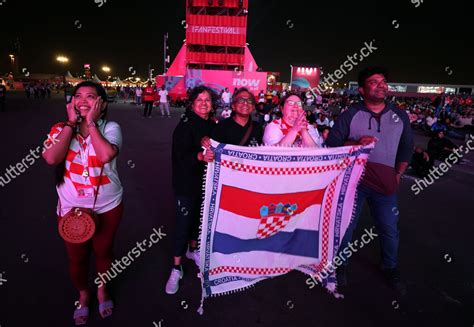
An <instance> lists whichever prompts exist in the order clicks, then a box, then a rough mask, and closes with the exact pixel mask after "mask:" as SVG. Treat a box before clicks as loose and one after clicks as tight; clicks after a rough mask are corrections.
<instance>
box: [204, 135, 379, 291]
mask: <svg viewBox="0 0 474 327" xmlns="http://www.w3.org/2000/svg"><path fill="white" fill-rule="evenodd" d="M212 147H213V149H214V151H215V161H214V162H212V163H210V164H209V165H208V168H207V173H206V184H205V199H204V203H203V219H202V231H201V237H200V255H201V256H200V258H201V260H200V270H201V279H202V288H203V298H204V297H208V296H211V295H218V294H223V293H228V292H232V291H237V290H242V289H245V288H247V287H249V286H252V285H254V284H255V283H257V282H259V281H261V280H264V279H266V278H271V277H275V276H278V275H282V274H286V273H288V272H289V271H291V270H293V269H296V270H299V271H301V272H303V273H306V274H309V275H316V274H318V273H320V272H321V271H323V270H324V269H325V267H327V265H328V264H329V263H331V262H332V260H333V258H334V257H335V256H336V254H337V251H338V249H339V244H340V242H341V240H342V237H343V236H344V233H345V231H346V229H347V226H348V225H349V222H350V221H351V217H352V215H353V210H354V200H355V193H356V187H357V185H358V182H359V180H360V178H361V175H362V172H363V170H364V167H365V163H366V161H367V158H368V155H369V153H370V150H371V149H372V148H373V144H371V145H369V146H367V147H362V146H345V147H339V148H329V149H311V148H288V147H240V146H233V145H226V144H220V143H217V142H214V141H212ZM329 284H330V285H332V287H333V288H332V289H333V290H334V288H335V280H334V278H333V280H330V281H329ZM325 285H326V287H328V281H326V283H325ZM328 289H330V288H329V287H328Z"/></svg>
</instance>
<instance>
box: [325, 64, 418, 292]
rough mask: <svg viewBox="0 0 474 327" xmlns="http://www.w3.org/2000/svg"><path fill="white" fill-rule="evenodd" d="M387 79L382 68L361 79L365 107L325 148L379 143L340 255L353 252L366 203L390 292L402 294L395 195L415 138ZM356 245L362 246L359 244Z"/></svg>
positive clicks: (357, 108)
mask: <svg viewBox="0 0 474 327" xmlns="http://www.w3.org/2000/svg"><path fill="white" fill-rule="evenodd" d="M386 78H387V73H386V72H385V70H384V69H383V68H379V67H368V68H366V69H365V70H363V71H361V72H360V73H359V81H358V82H359V92H360V94H361V95H362V97H363V99H364V101H363V102H360V103H358V104H356V105H354V106H351V107H350V108H349V109H348V110H347V111H346V112H344V113H343V114H342V115H341V116H340V117H339V118H338V119H337V121H336V123H335V126H334V128H333V129H332V130H331V132H330V134H329V136H328V139H327V140H326V145H328V146H330V147H336V146H343V145H350V144H362V145H368V144H370V143H372V142H376V145H375V148H374V149H373V150H372V152H371V154H370V156H369V159H368V162H367V166H366V169H365V174H364V177H363V178H362V180H361V183H360V185H359V187H358V189H357V203H356V214H355V217H354V219H353V220H352V222H351V223H350V224H349V226H348V228H347V231H346V234H345V235H344V238H343V239H342V241H341V245H340V247H339V251H340V253H341V252H342V250H344V249H345V248H347V246H348V244H349V245H351V246H352V244H351V243H350V241H351V239H352V233H353V232H354V229H355V228H356V226H357V221H358V218H359V216H360V214H361V212H362V207H363V203H364V202H365V200H367V202H368V204H369V207H370V212H371V214H372V216H373V218H374V221H375V227H376V229H377V231H378V232H379V237H380V243H381V251H382V270H383V272H384V275H385V277H386V279H387V281H388V283H389V284H390V286H392V287H393V288H395V289H396V290H398V291H399V292H400V293H402V294H403V293H405V287H404V285H403V283H401V281H400V277H399V272H398V267H397V265H398V260H397V257H398V244H399V230H398V214H399V212H398V209H397V195H396V191H397V189H398V186H399V183H400V177H401V175H402V174H403V172H404V171H405V169H406V168H407V166H408V163H409V162H410V159H411V155H412V149H413V135H412V131H411V127H410V121H409V118H408V115H407V114H406V113H405V112H404V111H402V110H401V109H399V108H397V107H395V106H393V105H391V104H389V103H387V102H386V101H385V97H386V95H387V92H388V84H387V80H386ZM355 243H356V245H357V241H355ZM351 248H352V247H351ZM344 254H346V252H344ZM351 255H352V254H351ZM341 257H344V256H342V255H341ZM349 257H350V255H347V256H346V257H345V260H344V264H343V265H342V266H341V267H339V268H338V270H337V275H338V283H339V284H340V285H341V286H343V285H344V284H346V283H347V279H346V266H347V263H348V262H347V259H348V258H349Z"/></svg>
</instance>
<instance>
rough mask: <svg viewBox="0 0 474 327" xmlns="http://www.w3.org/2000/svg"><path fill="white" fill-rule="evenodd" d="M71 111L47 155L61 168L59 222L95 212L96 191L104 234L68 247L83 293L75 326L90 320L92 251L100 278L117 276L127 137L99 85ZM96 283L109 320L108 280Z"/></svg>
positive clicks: (81, 90)
mask: <svg viewBox="0 0 474 327" xmlns="http://www.w3.org/2000/svg"><path fill="white" fill-rule="evenodd" d="M66 108H67V116H68V120H67V121H66V122H62V123H58V124H56V125H54V126H53V128H52V129H51V132H50V136H51V138H54V139H56V142H55V143H54V144H53V145H52V146H51V147H50V148H49V149H47V150H45V152H44V153H43V158H44V159H45V160H46V162H47V163H48V164H50V165H56V166H57V186H56V190H57V192H58V197H59V201H58V210H57V213H58V221H59V219H61V217H62V216H64V215H65V214H66V213H67V212H68V211H70V210H71V209H72V208H73V207H81V208H92V207H93V203H94V192H95V190H96V189H97V188H99V193H98V196H97V202H96V204H95V207H94V211H95V212H96V213H97V215H98V217H99V225H98V226H99V229H98V230H97V231H96V233H95V234H94V236H93V238H92V239H91V240H90V241H88V242H85V243H80V244H73V243H68V242H65V244H66V250H67V253H68V257H69V273H70V276H71V279H72V282H73V284H74V286H75V287H76V289H77V290H78V292H79V307H78V309H76V311H75V312H74V319H75V322H76V325H82V324H85V323H86V322H87V318H88V316H89V309H88V305H89V300H90V290H89V287H88V285H87V284H88V273H89V261H90V255H91V251H93V252H94V256H95V263H96V270H97V273H98V274H99V276H106V277H107V281H109V280H111V279H112V278H113V277H116V276H109V274H108V271H110V273H111V270H110V268H111V266H112V260H113V255H112V248H113V241H114V237H115V233H116V231H117V228H118V226H119V223H120V220H121V217H122V213H123V205H122V194H123V189H122V186H121V184H120V180H119V178H118V174H117V166H116V157H117V154H118V152H119V149H120V147H121V145H122V133H121V130H120V126H119V125H118V124H117V123H115V122H107V121H106V120H105V116H106V112H107V93H106V92H105V90H104V88H103V87H102V86H101V85H99V84H96V83H93V82H82V83H80V84H78V85H77V86H76V87H75V88H74V91H73V97H72V100H71V102H70V103H68V104H67V105H66ZM101 172H102V174H101ZM101 279H102V277H101ZM97 280H98V278H97V279H96V284H98V286H99V287H98V290H97V298H98V300H99V312H100V315H101V316H102V317H103V318H105V317H107V316H110V315H111V314H112V309H113V302H112V300H111V298H110V296H109V294H108V292H107V290H106V287H105V279H104V283H102V282H97ZM99 284H100V285H99Z"/></svg>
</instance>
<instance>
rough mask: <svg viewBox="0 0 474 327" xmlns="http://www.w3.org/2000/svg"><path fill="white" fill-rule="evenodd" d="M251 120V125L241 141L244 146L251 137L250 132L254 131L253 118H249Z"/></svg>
mask: <svg viewBox="0 0 474 327" xmlns="http://www.w3.org/2000/svg"><path fill="white" fill-rule="evenodd" d="M249 121H250V126H249V127H248V128H247V131H246V132H245V135H244V137H243V138H242V140H240V143H239V145H240V146H242V145H244V144H245V143H247V141H248V140H249V138H250V134H252V131H253V121H252V119H250V118H249Z"/></svg>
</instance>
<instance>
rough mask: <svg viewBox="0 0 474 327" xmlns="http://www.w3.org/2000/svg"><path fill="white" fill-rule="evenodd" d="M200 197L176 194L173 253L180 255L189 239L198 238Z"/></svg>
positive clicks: (182, 253)
mask: <svg viewBox="0 0 474 327" xmlns="http://www.w3.org/2000/svg"><path fill="white" fill-rule="evenodd" d="M201 200H202V199H201V197H199V196H184V195H176V230H175V237H174V249H173V255H174V256H175V257H182V256H184V254H185V253H186V249H187V246H188V242H189V241H197V240H198V238H199V225H200V224H201Z"/></svg>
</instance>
